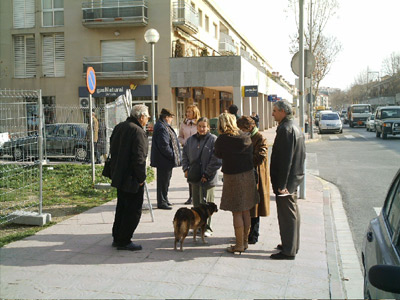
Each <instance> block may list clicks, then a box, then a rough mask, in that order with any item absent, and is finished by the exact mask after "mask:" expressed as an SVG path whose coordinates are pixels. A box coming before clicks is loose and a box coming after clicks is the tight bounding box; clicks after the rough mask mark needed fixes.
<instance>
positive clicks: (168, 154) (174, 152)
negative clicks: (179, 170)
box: [150, 108, 182, 209]
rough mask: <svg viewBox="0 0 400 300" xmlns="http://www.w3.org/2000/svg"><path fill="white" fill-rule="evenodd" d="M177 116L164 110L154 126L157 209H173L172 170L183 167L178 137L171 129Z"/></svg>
mask: <svg viewBox="0 0 400 300" xmlns="http://www.w3.org/2000/svg"><path fill="white" fill-rule="evenodd" d="M174 116H175V114H174V113H172V112H171V111H170V110H169V109H166V108H163V109H162V110H161V113H160V118H159V119H158V121H157V123H156V125H155V126H154V131H153V138H152V142H151V163H150V164H151V166H152V167H155V168H157V208H159V209H172V207H171V205H172V204H171V203H170V202H169V201H168V189H169V183H170V181H171V177H172V169H173V168H175V167H179V166H180V165H181V160H182V158H181V149H180V146H179V141H178V136H177V135H176V132H175V131H174V129H173V128H172V127H171V123H172V120H173V119H174Z"/></svg>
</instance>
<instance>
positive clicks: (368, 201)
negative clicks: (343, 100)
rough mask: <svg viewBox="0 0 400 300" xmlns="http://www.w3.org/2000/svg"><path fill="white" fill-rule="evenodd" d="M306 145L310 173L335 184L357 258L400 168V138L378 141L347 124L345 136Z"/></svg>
mask: <svg viewBox="0 0 400 300" xmlns="http://www.w3.org/2000/svg"><path fill="white" fill-rule="evenodd" d="M320 137H321V139H320V141H319V142H314V143H309V144H307V168H308V172H311V173H312V174H314V175H317V176H319V177H321V178H323V179H324V180H327V181H329V182H331V183H333V184H335V185H336V186H337V187H338V189H339V190H340V193H341V196H342V199H343V206H344V208H345V210H346V214H347V217H348V221H349V224H350V228H351V231H352V235H353V240H354V244H355V246H356V249H357V253H358V256H359V258H360V255H361V246H362V240H363V237H364V234H365V231H366V228H367V226H368V223H369V221H370V220H371V219H372V218H374V217H375V216H376V215H377V214H378V213H379V211H380V208H381V207H382V205H383V202H384V200H385V196H386V193H387V190H388V188H389V185H390V183H391V181H392V179H393V177H394V175H395V174H396V172H397V170H398V169H399V167H400V164H399V162H400V137H399V136H396V137H393V136H390V137H388V139H387V140H382V139H380V138H376V136H375V132H367V131H366V129H365V128H364V127H356V128H349V126H348V125H344V127H343V133H342V134H322V135H320Z"/></svg>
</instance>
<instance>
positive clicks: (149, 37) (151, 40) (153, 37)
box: [144, 28, 160, 44]
mask: <svg viewBox="0 0 400 300" xmlns="http://www.w3.org/2000/svg"><path fill="white" fill-rule="evenodd" d="M159 39H160V34H159V33H158V31H157V30H155V29H154V28H151V29H149V30H147V31H146V33H145V34H144V40H145V41H146V43H148V44H155V43H157V42H158V40H159Z"/></svg>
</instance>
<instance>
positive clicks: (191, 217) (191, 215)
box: [173, 202, 218, 251]
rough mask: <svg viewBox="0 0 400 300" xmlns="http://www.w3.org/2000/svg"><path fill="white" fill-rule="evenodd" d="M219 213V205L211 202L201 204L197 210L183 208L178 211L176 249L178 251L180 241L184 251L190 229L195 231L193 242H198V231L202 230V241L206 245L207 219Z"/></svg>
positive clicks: (175, 229) (175, 221) (175, 224)
mask: <svg viewBox="0 0 400 300" xmlns="http://www.w3.org/2000/svg"><path fill="white" fill-rule="evenodd" d="M217 211H218V207H217V205H216V204H214V203H211V202H208V203H205V204H200V206H199V207H196V208H194V207H192V208H191V209H189V208H186V207H181V208H180V209H178V211H177V212H176V214H175V217H174V221H173V223H174V234H175V243H174V249H175V250H176V244H177V243H178V241H179V242H180V243H181V249H180V250H181V251H183V242H184V240H185V238H186V236H187V235H188V232H189V229H193V240H194V241H196V234H197V229H198V228H201V239H202V241H203V243H206V241H205V240H204V232H205V230H206V225H207V219H208V218H209V217H211V215H212V214H213V213H215V212H217Z"/></svg>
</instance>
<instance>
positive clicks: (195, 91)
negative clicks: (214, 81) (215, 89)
mask: <svg viewBox="0 0 400 300" xmlns="http://www.w3.org/2000/svg"><path fill="white" fill-rule="evenodd" d="M193 98H194V99H196V100H200V99H204V92H203V90H202V89H193Z"/></svg>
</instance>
